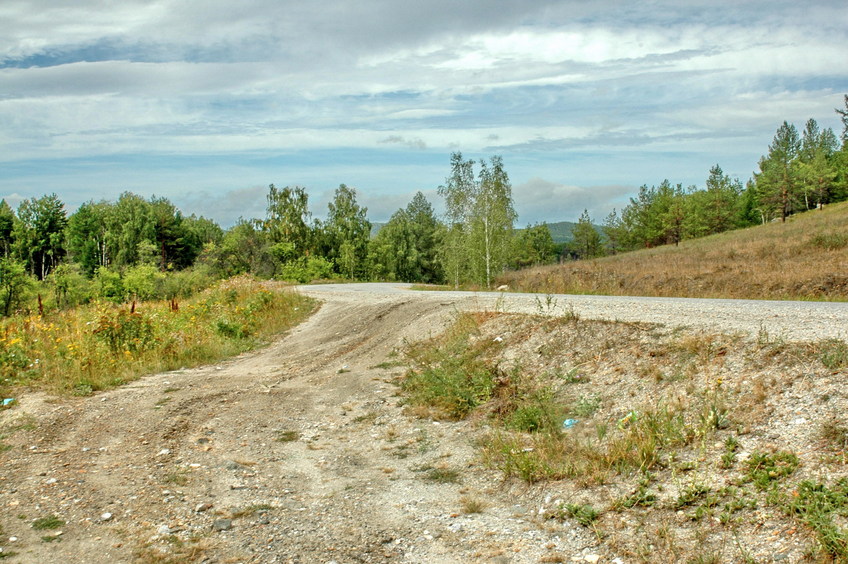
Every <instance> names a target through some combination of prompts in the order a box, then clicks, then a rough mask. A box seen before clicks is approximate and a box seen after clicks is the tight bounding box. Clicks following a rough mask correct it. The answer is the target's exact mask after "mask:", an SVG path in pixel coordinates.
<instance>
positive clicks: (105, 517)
mask: <svg viewBox="0 0 848 564" xmlns="http://www.w3.org/2000/svg"><path fill="white" fill-rule="evenodd" d="M100 520H101V521H111V520H112V514H111V513H109V512H108V511H107V512H106V513H104V514H102V515H101V516H100Z"/></svg>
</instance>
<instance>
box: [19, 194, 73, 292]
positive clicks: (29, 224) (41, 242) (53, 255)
mask: <svg viewBox="0 0 848 564" xmlns="http://www.w3.org/2000/svg"><path fill="white" fill-rule="evenodd" d="M67 223H68V218H67V215H66V213H65V204H63V203H62V201H61V200H59V197H58V196H56V194H51V195H49V196H42V197H41V198H38V199H36V198H30V199H29V200H24V201H23V202H21V205H20V206H18V222H17V223H16V224H15V227H14V229H13V237H14V239H15V247H16V249H17V255H18V256H19V257H20V258H21V259H22V260H23V261H24V263H25V264H26V265H27V269H28V270H29V271H30V273H32V275H33V276H35V277H37V278H38V279H39V280H44V278H46V277H47V275H48V274H50V271H51V270H53V269H54V268H55V267H56V266H57V265H58V264H59V262H60V261H61V259H62V257H63V256H64V255H65V247H64V239H65V226H66V225H67Z"/></svg>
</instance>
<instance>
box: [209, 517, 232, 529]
mask: <svg viewBox="0 0 848 564" xmlns="http://www.w3.org/2000/svg"><path fill="white" fill-rule="evenodd" d="M232 528H233V522H232V520H230V519H215V522H214V523H212V530H213V531H229V530H230V529H232Z"/></svg>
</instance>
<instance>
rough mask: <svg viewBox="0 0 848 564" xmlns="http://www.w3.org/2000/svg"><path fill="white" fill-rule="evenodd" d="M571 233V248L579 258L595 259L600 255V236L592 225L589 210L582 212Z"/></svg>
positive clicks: (601, 248)
mask: <svg viewBox="0 0 848 564" xmlns="http://www.w3.org/2000/svg"><path fill="white" fill-rule="evenodd" d="M571 233H572V236H573V239H572V241H571V248H572V250H573V251H574V253H575V254H576V255H577V256H578V257H579V258H581V259H590V258H595V257H597V256H599V255H600V254H601V253H602V251H603V247H602V246H601V236H600V234H599V233H598V231H597V230H596V229H595V226H594V225H592V219H591V218H590V217H589V210H583V213H582V214H580V218H579V219H578V220H577V225H575V226H574V229H572V231H571Z"/></svg>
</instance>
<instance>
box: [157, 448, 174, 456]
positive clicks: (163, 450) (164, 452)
mask: <svg viewBox="0 0 848 564" xmlns="http://www.w3.org/2000/svg"><path fill="white" fill-rule="evenodd" d="M166 454H171V449H169V448H163V449H162V450H160V451H159V454H157V455H156V456H165V455H166Z"/></svg>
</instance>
